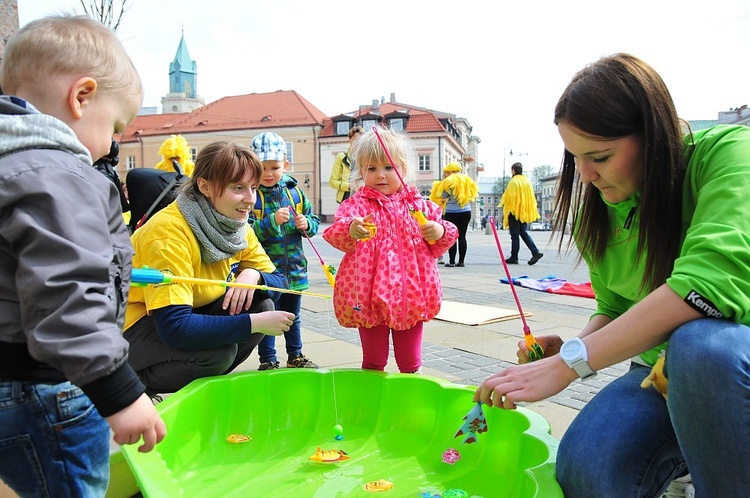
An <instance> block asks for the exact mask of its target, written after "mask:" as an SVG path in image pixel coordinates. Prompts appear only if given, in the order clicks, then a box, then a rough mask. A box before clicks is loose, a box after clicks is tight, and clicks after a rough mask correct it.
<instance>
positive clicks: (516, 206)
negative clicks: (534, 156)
mask: <svg viewBox="0 0 750 498" xmlns="http://www.w3.org/2000/svg"><path fill="white" fill-rule="evenodd" d="M497 207H501V208H503V228H508V215H510V214H511V213H512V214H513V216H514V217H515V218H516V219H517V220H518V221H520V222H521V223H531V222H532V221H536V220H538V219H539V212H538V210H537V206H536V196H535V195H534V188H533V187H532V186H531V182H529V180H528V178H526V177H525V176H524V175H513V178H511V179H510V182H508V187H507V188H506V189H505V192H504V193H503V196H502V198H500V204H498V205H497Z"/></svg>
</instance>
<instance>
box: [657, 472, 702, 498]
mask: <svg viewBox="0 0 750 498" xmlns="http://www.w3.org/2000/svg"><path fill="white" fill-rule="evenodd" d="M662 498H695V488H694V487H693V480H692V478H691V477H690V474H687V475H686V476H684V477H678V478H677V479H675V480H674V481H672V482H671V483H670V484H669V487H668V488H667V491H666V492H665V493H664V494H663V495H662Z"/></svg>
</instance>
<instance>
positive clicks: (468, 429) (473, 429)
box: [453, 401, 487, 444]
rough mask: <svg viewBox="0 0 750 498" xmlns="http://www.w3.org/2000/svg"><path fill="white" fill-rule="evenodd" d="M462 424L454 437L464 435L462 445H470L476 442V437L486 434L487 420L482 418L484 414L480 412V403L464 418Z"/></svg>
mask: <svg viewBox="0 0 750 498" xmlns="http://www.w3.org/2000/svg"><path fill="white" fill-rule="evenodd" d="M464 420H465V422H464V424H463V425H462V426H461V427H460V428H459V429H458V431H457V432H456V435H455V436H453V437H458V436H460V435H461V434H466V437H464V440H463V444H471V443H476V442H477V435H478V434H481V433H482V432H487V420H485V418H484V412H483V411H482V402H481V401H480V402H479V403H477V404H476V405H474V408H472V409H471V410H470V411H469V413H467V414H466V415H465V416H464Z"/></svg>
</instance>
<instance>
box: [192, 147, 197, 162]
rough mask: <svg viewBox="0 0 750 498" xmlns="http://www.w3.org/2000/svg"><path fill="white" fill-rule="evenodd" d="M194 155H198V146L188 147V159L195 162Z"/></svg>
mask: <svg viewBox="0 0 750 498" xmlns="http://www.w3.org/2000/svg"><path fill="white" fill-rule="evenodd" d="M196 157H198V148H197V147H190V160H191V161H193V162H195V158H196Z"/></svg>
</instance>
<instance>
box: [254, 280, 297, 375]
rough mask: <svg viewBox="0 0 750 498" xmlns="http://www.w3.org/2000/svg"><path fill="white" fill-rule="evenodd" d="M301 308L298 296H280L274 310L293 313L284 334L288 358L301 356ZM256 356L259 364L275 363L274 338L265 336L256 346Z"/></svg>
mask: <svg viewBox="0 0 750 498" xmlns="http://www.w3.org/2000/svg"><path fill="white" fill-rule="evenodd" d="M301 307H302V296H301V295H300V294H282V295H281V297H279V300H278V302H277V303H276V309H277V310H281V311H288V312H289V313H294V321H293V322H292V326H291V327H289V330H287V331H286V332H284V341H285V342H286V354H287V356H288V357H289V358H296V357H297V356H299V355H301V354H302V330H301V328H300V321H299V313H300V308H301ZM258 356H259V358H260V362H261V363H266V362H275V361H278V360H277V359H276V336H273V335H267V336H265V337H263V340H262V341H260V344H258Z"/></svg>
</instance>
